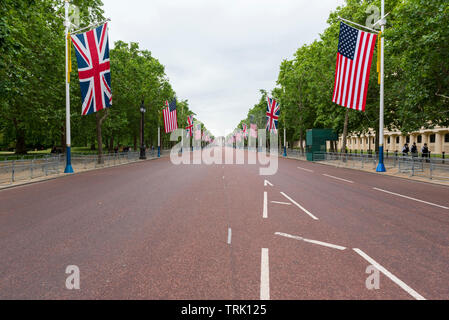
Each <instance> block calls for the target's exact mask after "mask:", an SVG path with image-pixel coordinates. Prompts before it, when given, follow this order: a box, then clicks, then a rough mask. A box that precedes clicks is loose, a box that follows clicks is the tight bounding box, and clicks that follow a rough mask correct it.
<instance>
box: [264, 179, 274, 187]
mask: <svg viewBox="0 0 449 320" xmlns="http://www.w3.org/2000/svg"><path fill="white" fill-rule="evenodd" d="M267 184H269V185H270V186H271V187H272V186H273V184H272V183H271V182H270V181H268V180H264V182H263V185H264V186H265V187H266V186H267Z"/></svg>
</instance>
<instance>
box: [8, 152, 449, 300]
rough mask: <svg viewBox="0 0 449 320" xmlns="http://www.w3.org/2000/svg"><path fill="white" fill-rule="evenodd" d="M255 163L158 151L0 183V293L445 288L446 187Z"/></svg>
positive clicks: (270, 295)
mask: <svg viewBox="0 0 449 320" xmlns="http://www.w3.org/2000/svg"><path fill="white" fill-rule="evenodd" d="M259 167H260V166H259V165H248V164H243V165H237V164H234V165H225V164H214V165H205V164H202V165H174V164H172V163H171V162H170V160H169V158H161V159H158V160H152V161H144V162H139V163H134V164H129V165H123V166H119V167H113V168H107V169H102V170H97V171H90V172H84V173H80V174H75V175H71V176H66V177H63V178H59V179H54V180H50V181H45V182H40V183H34V184H30V185H26V186H20V187H15V188H11V189H5V190H2V191H0V298H1V299H448V298H449V272H448V270H449V250H448V249H449V232H448V231H449V188H448V187H445V186H440V185H432V184H428V183H423V182H415V181H410V180H405V179H400V178H394V177H391V176H382V175H377V174H371V173H367V172H362V171H355V170H350V169H343V168H334V167H331V166H326V165H321V164H316V163H311V162H305V161H297V160H291V159H284V158H279V169H278V171H277V173H276V174H275V175H272V176H260V175H259ZM70 265H74V266H77V267H78V269H79V273H80V289H73V290H69V289H67V287H66V279H67V277H69V276H70V274H66V268H67V266H70ZM377 275H378V277H377Z"/></svg>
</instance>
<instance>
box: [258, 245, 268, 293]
mask: <svg viewBox="0 0 449 320" xmlns="http://www.w3.org/2000/svg"><path fill="white" fill-rule="evenodd" d="M260 260H261V261H260V300H270V266H269V261H268V249H267V248H262V254H261V259H260Z"/></svg>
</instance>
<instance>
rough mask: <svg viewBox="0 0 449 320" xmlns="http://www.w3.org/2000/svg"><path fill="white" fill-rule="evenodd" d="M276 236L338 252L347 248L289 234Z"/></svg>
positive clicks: (280, 233)
mask: <svg viewBox="0 0 449 320" xmlns="http://www.w3.org/2000/svg"><path fill="white" fill-rule="evenodd" d="M274 234H276V235H278V236H282V237H286V238H291V239H295V240H300V241H305V242H309V243H313V244H318V245H320V246H324V247H329V248H333V249H337V250H345V249H346V247H343V246H339V245H336V244H332V243H327V242H322V241H318V240H311V239H306V238H303V237H298V236H294V235H291V234H288V233H283V232H275V233H274Z"/></svg>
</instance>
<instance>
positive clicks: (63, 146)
mask: <svg viewBox="0 0 449 320" xmlns="http://www.w3.org/2000/svg"><path fill="white" fill-rule="evenodd" d="M60 143H61V147H62V152H63V153H65V149H66V147H67V143H66V140H65V126H64V125H62V126H61V141H60Z"/></svg>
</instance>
